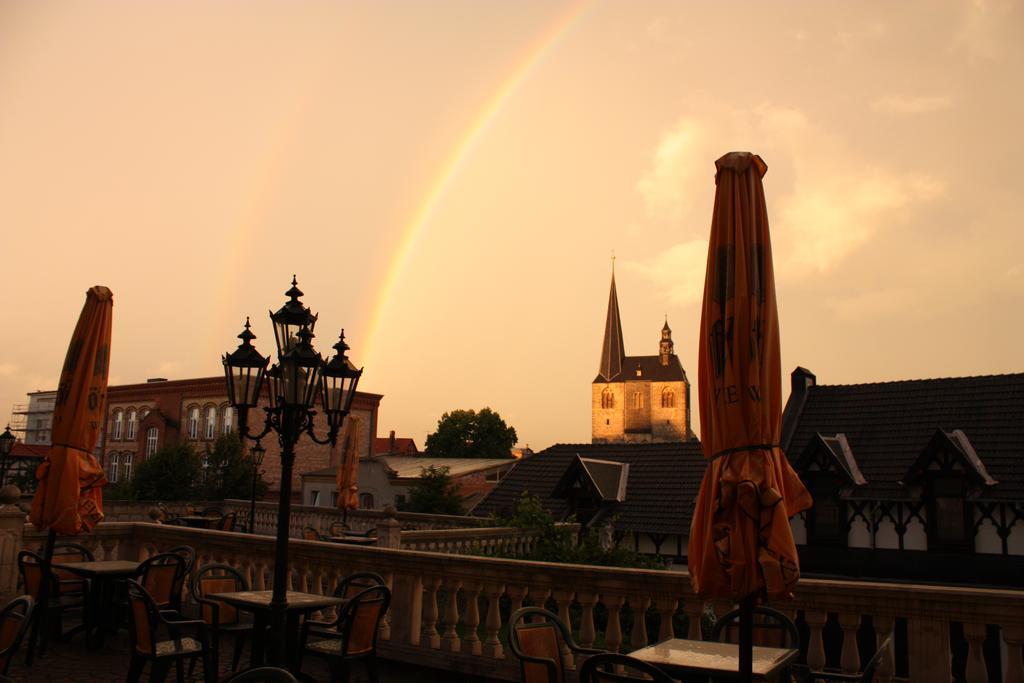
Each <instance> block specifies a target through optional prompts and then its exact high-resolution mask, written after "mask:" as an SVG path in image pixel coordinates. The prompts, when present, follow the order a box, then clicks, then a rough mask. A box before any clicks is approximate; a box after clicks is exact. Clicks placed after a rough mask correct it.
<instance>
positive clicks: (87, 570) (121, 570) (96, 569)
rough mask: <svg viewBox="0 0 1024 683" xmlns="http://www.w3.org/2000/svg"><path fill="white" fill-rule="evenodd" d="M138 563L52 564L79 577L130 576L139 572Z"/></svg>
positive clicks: (109, 561)
mask: <svg viewBox="0 0 1024 683" xmlns="http://www.w3.org/2000/svg"><path fill="white" fill-rule="evenodd" d="M139 564H140V563H139V562H132V561H130V560H93V561H92V562H54V563H53V566H54V567H60V568H61V569H66V570H68V571H69V572H73V573H75V574H78V575H80V576H131V575H133V574H135V572H137V571H138V570H139Z"/></svg>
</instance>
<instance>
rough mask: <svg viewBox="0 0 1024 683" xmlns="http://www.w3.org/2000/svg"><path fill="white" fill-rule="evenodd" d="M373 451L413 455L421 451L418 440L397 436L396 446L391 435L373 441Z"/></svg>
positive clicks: (379, 453)
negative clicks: (417, 445) (417, 443)
mask: <svg viewBox="0 0 1024 683" xmlns="http://www.w3.org/2000/svg"><path fill="white" fill-rule="evenodd" d="M373 452H374V453H375V454H377V455H413V454H416V453H419V449H418V448H416V442H415V441H414V440H413V439H410V438H408V437H404V436H400V437H397V438H396V439H395V445H394V447H392V445H391V439H390V438H389V437H377V438H375V439H374V441H373Z"/></svg>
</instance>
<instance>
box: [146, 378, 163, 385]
mask: <svg viewBox="0 0 1024 683" xmlns="http://www.w3.org/2000/svg"><path fill="white" fill-rule="evenodd" d="M166 381H167V378H166V377H150V378H149V379H147V380H146V384H155V383H157V382H166Z"/></svg>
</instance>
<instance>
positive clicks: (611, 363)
mask: <svg viewBox="0 0 1024 683" xmlns="http://www.w3.org/2000/svg"><path fill="white" fill-rule="evenodd" d="M625 357H626V347H625V346H624V345H623V343H622V321H620V320H619V297H618V295H617V294H616V293H615V257H614V256H613V257H612V289H611V292H610V293H609V294H608V317H607V318H606V319H605V323H604V343H603V344H602V345H601V368H600V369H599V370H598V373H599V374H600V375H601V377H602V378H603V379H604V381H606V382H608V381H610V380H611V379H613V378H614V377H616V376H618V375H619V374H620V373H621V372H622V359H623V358H625Z"/></svg>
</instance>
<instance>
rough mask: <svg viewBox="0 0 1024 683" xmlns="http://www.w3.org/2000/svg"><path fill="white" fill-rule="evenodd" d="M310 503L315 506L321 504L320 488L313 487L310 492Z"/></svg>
mask: <svg viewBox="0 0 1024 683" xmlns="http://www.w3.org/2000/svg"><path fill="white" fill-rule="evenodd" d="M309 504H310V505H312V506H314V507H315V506H317V505H319V504H320V491H319V490H318V489H313V490H312V491H310V492H309Z"/></svg>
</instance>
